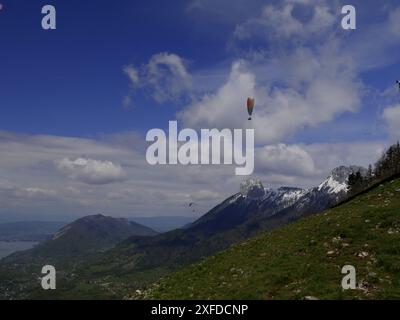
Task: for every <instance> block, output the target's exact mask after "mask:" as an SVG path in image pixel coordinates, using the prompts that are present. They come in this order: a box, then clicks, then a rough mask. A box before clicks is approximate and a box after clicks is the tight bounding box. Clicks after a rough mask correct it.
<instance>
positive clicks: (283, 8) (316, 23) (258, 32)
mask: <svg viewBox="0 0 400 320" xmlns="http://www.w3.org/2000/svg"><path fill="white" fill-rule="evenodd" d="M318 2H319V3H315V1H314V2H313V3H310V2H309V1H293V0H285V1H280V4H279V5H266V6H265V7H264V8H263V10H262V13H261V15H260V16H259V17H253V18H250V19H248V20H247V21H246V22H244V23H242V24H239V25H238V26H237V27H236V30H235V32H234V35H235V37H237V38H238V39H239V40H245V39H249V38H253V37H260V36H264V37H265V39H268V40H274V41H281V40H282V38H283V39H286V40H287V39H288V38H291V37H296V40H297V41H299V40H305V39H306V38H310V37H314V36H315V35H316V34H322V33H323V32H326V31H327V30H329V28H331V27H332V25H333V23H334V22H335V21H336V18H335V15H334V11H333V9H332V7H330V6H329V5H328V4H327V3H325V2H322V1H318Z"/></svg>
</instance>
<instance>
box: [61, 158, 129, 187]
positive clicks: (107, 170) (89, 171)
mask: <svg viewBox="0 0 400 320" xmlns="http://www.w3.org/2000/svg"><path fill="white" fill-rule="evenodd" d="M56 165H57V168H58V169H59V170H60V171H61V172H63V173H65V174H66V175H68V176H69V177H70V178H72V179H76V180H79V181H82V182H84V183H87V184H94V185H101V184H108V183H113V182H119V181H122V180H124V179H125V174H124V171H123V170H122V167H121V166H120V165H119V164H114V163H112V162H111V161H100V160H93V159H86V158H78V159H75V160H70V159H68V158H64V159H62V160H60V161H57V162H56Z"/></svg>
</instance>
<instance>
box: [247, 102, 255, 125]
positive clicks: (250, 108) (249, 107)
mask: <svg viewBox="0 0 400 320" xmlns="http://www.w3.org/2000/svg"><path fill="white" fill-rule="evenodd" d="M254 104H255V99H254V98H251V97H249V98H247V112H248V113H249V116H250V117H249V120H251V115H252V114H253V110H254Z"/></svg>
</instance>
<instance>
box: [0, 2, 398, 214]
mask: <svg viewBox="0 0 400 320" xmlns="http://www.w3.org/2000/svg"><path fill="white" fill-rule="evenodd" d="M0 3H1V4H2V5H3V7H2V9H1V10H0V39H1V42H0V111H1V117H0V152H1V155H2V159H0V174H1V177H2V178H1V179H0V200H3V205H2V206H1V207H0V213H3V214H7V215H8V216H15V217H17V216H20V217H22V216H24V217H25V216H26V215H28V216H29V215H31V216H32V217H36V216H38V215H40V214H43V215H44V214H46V215H47V217H48V216H49V215H52V212H54V211H57V212H58V213H59V215H66V214H72V215H76V216H81V215H84V214H91V213H98V212H103V213H107V214H112V215H119V216H132V215H136V216H141V215H147V216H151V215H187V214H190V213H188V212H187V211H188V210H187V208H185V207H184V206H185V203H188V202H190V201H197V202H199V205H200V207H201V208H202V210H203V211H206V210H207V209H209V208H210V207H212V206H213V205H215V204H216V203H218V201H221V200H223V199H224V198H225V197H227V196H229V195H230V194H232V193H235V192H237V190H239V184H240V179H239V178H238V177H235V176H232V170H231V169H226V168H222V167H218V168H204V167H201V168H193V167H186V168H183V167H173V168H168V167H165V168H153V167H151V168H150V167H148V166H147V165H146V163H145V159H144V145H145V142H144V135H145V133H146V132H147V130H149V129H152V128H158V127H160V128H166V127H167V126H168V121H169V120H174V119H177V120H178V121H179V124H180V126H181V127H184V126H187V127H191V128H195V129H200V128H214V127H216V128H225V127H228V128H244V127H248V126H252V127H254V129H255V130H256V140H257V148H258V149H257V151H256V172H255V174H256V175H258V176H259V177H260V178H261V179H262V180H263V182H264V184H265V185H266V186H272V187H276V186H280V185H293V186H302V187H309V186H312V185H315V184H317V183H318V182H320V181H321V180H322V179H323V178H324V177H326V176H327V175H328V174H329V171H330V170H331V169H333V167H334V166H337V165H341V164H345V165H349V164H360V165H367V164H368V163H371V162H373V161H374V160H375V159H376V158H377V156H379V154H380V153H381V152H382V150H383V148H384V147H385V146H387V145H389V144H390V143H391V142H394V141H396V140H397V139H399V138H398V137H399V136H400V130H399V128H400V92H399V91H398V90H397V88H396V86H395V81H396V80H397V79H398V78H400V56H399V54H398V52H400V51H399V50H400V22H399V21H400V6H399V5H398V3H396V1H382V2H379V4H377V1H373V0H367V1H360V0H357V1H356V0H354V1H352V4H353V5H354V6H355V7H356V9H357V30H354V31H344V30H342V29H341V18H342V15H341V14H340V11H341V8H342V5H343V4H344V3H343V2H342V1H339V0H337V1H336V0H335V1H327V0H282V1H259V0H253V1H248V0H230V1H228V0H219V1H215V0H189V1H188V0H185V1H183V0H181V1H175V0H174V1H163V0H157V1H155V0H151V1H141V2H139V1H129V0H119V1H118V2H117V3H113V2H111V1H103V0H97V1H77V0H69V1H66V0H64V1H61V0H52V1H39V0H30V1H26V0H0ZM46 4H52V5H54V6H55V7H56V10H57V30H53V31H45V30H42V28H41V19H42V14H41V8H42V6H43V5H46ZM345 4H347V2H346V3H345ZM247 96H255V97H256V108H255V115H254V119H253V120H254V121H253V122H251V123H249V122H248V121H247V115H246V109H245V101H246V98H247ZM88 173H89V174H88ZM99 199H102V200H99ZM0 203H1V201H0ZM165 208H168V210H167V211H166V210H165ZM39 213H40V214H39Z"/></svg>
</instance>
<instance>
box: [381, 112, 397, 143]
mask: <svg viewBox="0 0 400 320" xmlns="http://www.w3.org/2000/svg"><path fill="white" fill-rule="evenodd" d="M383 118H384V119H385V121H386V123H387V125H388V130H389V134H390V135H391V137H393V138H395V139H399V137H400V104H398V105H394V106H392V107H388V108H386V109H385V110H383Z"/></svg>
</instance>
